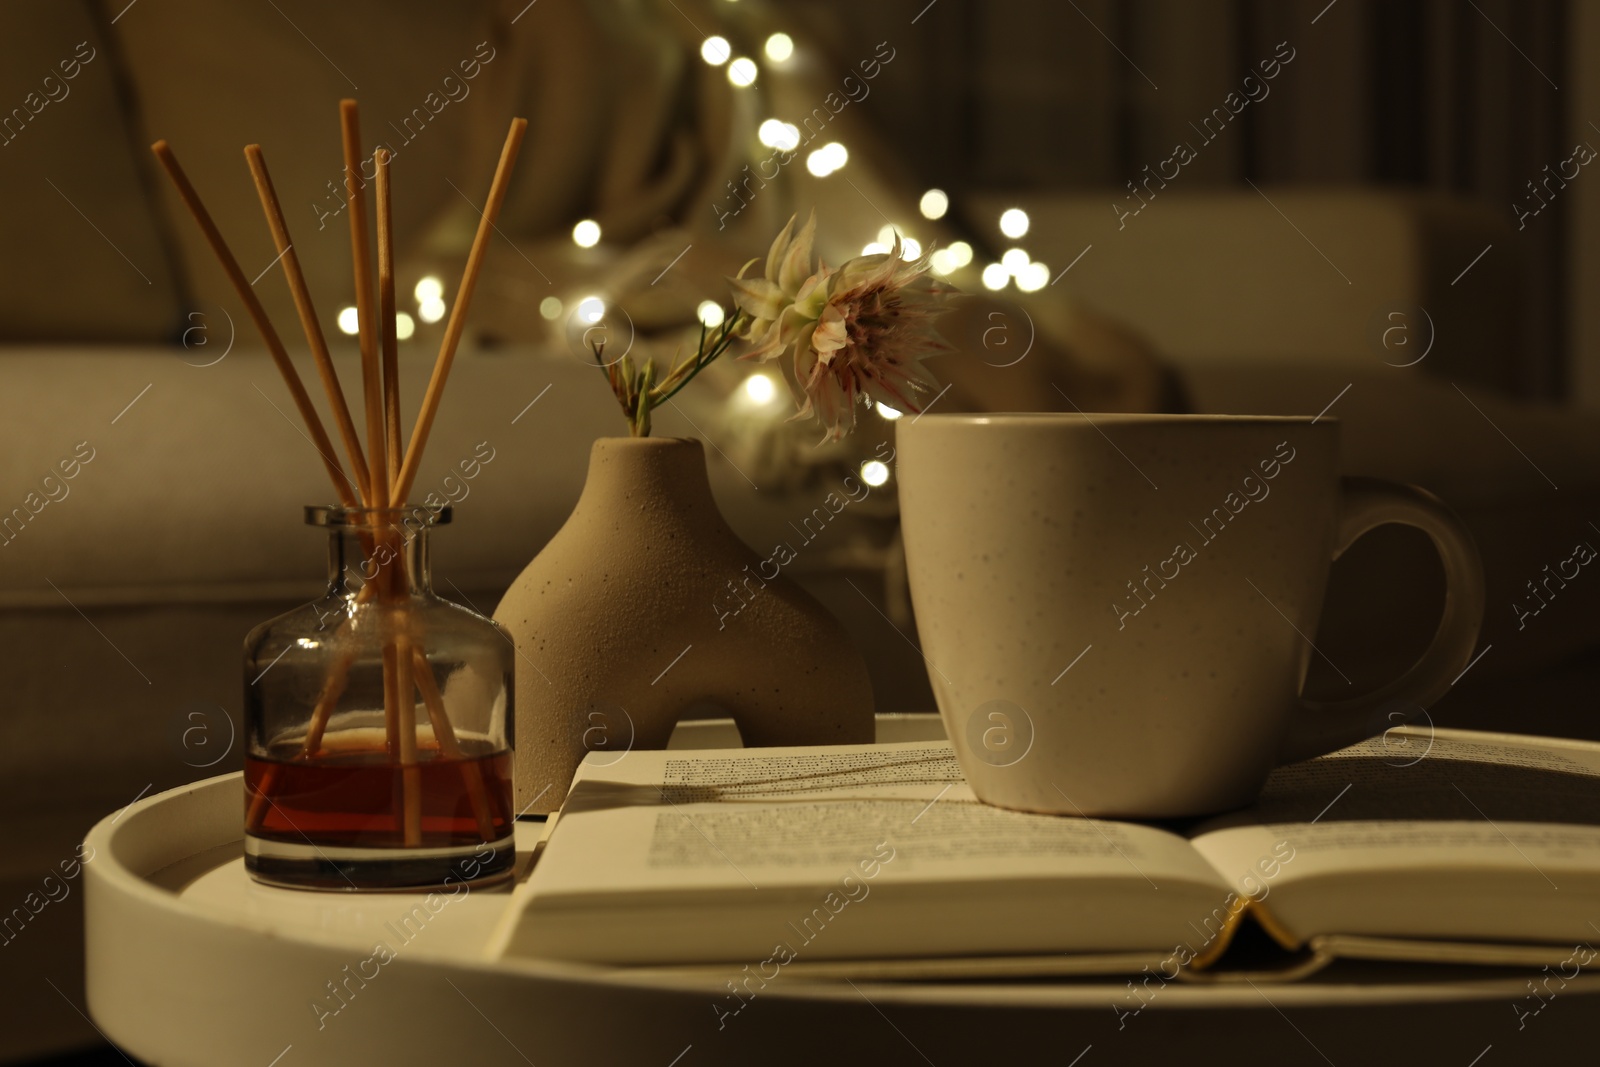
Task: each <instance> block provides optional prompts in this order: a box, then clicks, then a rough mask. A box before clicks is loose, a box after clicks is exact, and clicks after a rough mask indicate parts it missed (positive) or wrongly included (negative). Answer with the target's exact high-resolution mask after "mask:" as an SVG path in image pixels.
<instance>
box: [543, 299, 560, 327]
mask: <svg viewBox="0 0 1600 1067" xmlns="http://www.w3.org/2000/svg"><path fill="white" fill-rule="evenodd" d="M539 314H541V315H543V316H544V317H545V318H547V319H549V320H550V321H552V322H554V321H555V320H556V319H559V318H560V317H561V298H560V297H555V296H547V297H545V298H544V299H543V300H541V301H539Z"/></svg>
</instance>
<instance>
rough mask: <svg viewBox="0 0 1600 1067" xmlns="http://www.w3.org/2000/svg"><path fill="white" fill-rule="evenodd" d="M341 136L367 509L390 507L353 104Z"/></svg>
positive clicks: (347, 103)
mask: <svg viewBox="0 0 1600 1067" xmlns="http://www.w3.org/2000/svg"><path fill="white" fill-rule="evenodd" d="M339 132H340V140H341V142H342V144H343V147H344V188H345V193H346V194H347V196H348V198H349V199H348V210H349V212H350V257H351V259H352V261H353V264H354V268H355V286H356V319H357V323H358V330H357V332H358V335H359V338H360V346H361V384H362V400H363V402H364V403H365V405H366V412H367V475H368V478H369V480H370V481H371V483H372V494H371V496H370V497H369V498H368V500H367V506H368V507H373V508H386V507H388V506H389V499H390V497H389V478H388V462H387V461H386V460H385V458H384V433H383V387H382V384H381V378H380V375H379V368H378V343H377V337H376V335H375V333H374V330H375V327H376V325H377V324H376V322H375V321H374V314H373V307H372V252H371V248H370V241H371V234H370V231H369V230H368V228H367V199H366V192H365V190H366V182H364V181H363V180H362V178H361V158H362V151H361V115H360V111H359V109H358V108H357V106H356V102H355V101H354V100H341V101H339Z"/></svg>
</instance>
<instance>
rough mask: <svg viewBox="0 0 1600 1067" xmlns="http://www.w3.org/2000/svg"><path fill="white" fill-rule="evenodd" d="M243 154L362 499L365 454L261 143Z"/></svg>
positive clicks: (367, 488)
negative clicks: (268, 169)
mask: <svg viewBox="0 0 1600 1067" xmlns="http://www.w3.org/2000/svg"><path fill="white" fill-rule="evenodd" d="M244 158H245V160H246V162H248V163H249V165H250V176H251V177H252V178H254V179H255V183H256V195H257V196H258V197H260V198H261V211H262V213H263V214H265V215H266V217H267V228H268V229H269V230H271V231H272V240H273V243H274V244H275V245H277V248H278V261H279V262H280V263H282V264H283V276H284V279H285V280H286V281H287V282H288V283H289V293H290V295H292V296H293V297H294V306H295V310H296V311H297V312H299V314H300V326H301V328H302V329H303V330H304V331H305V335H306V345H307V346H308V347H309V348H310V349H311V359H312V361H313V362H314V363H316V365H317V373H318V374H319V375H321V377H322V387H323V389H324V390H325V391H326V392H327V394H328V406H329V407H330V408H331V409H332V411H333V418H334V422H335V423H337V424H338V427H339V436H340V437H341V438H342V439H343V440H344V447H345V452H346V453H347V454H348V455H349V457H350V469H351V471H352V472H353V473H354V474H355V478H356V486H357V488H358V489H360V491H361V498H362V499H363V500H367V499H370V498H371V496H372V486H371V479H370V475H369V474H368V473H367V461H366V457H365V456H363V455H362V453H361V436H360V434H358V433H357V432H356V426H355V421H354V420H353V419H351V417H350V405H349V404H347V403H346V402H345V398H344V389H343V388H342V387H341V386H340V385H339V375H338V373H337V372H336V371H335V370H334V368H333V359H332V358H331V357H330V356H329V354H328V342H327V340H326V338H325V337H324V336H323V333H322V324H321V323H320V322H319V321H318V319H317V308H316V305H315V304H314V303H312V300H311V290H310V288H309V287H307V285H306V277H305V273H304V272H303V271H302V270H301V269H300V255H299V253H298V252H296V251H295V250H294V240H293V238H291V237H290V236H289V224H288V223H287V222H286V221H285V219H284V217H283V207H282V206H281V205H280V204H279V203H278V193H277V191H276V190H275V189H274V188H273V185H272V176H271V175H270V174H269V173H268V172H267V161H266V157H265V156H263V155H262V152H261V146H260V145H256V144H252V145H246V146H245V149H244Z"/></svg>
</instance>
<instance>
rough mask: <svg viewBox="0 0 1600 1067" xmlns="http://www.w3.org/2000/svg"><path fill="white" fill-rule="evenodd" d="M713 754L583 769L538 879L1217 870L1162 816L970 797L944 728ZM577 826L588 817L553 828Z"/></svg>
mask: <svg viewBox="0 0 1600 1067" xmlns="http://www.w3.org/2000/svg"><path fill="white" fill-rule="evenodd" d="M725 753H726V754H725ZM725 753H724V752H718V753H717V754H716V755H710V754H708V755H706V756H703V757H689V758H685V757H683V756H682V755H680V754H679V753H675V752H632V753H629V754H628V756H627V758H625V759H623V760H621V761H619V762H618V763H617V764H616V765H615V766H610V767H589V766H587V765H586V766H584V767H582V768H580V770H579V774H578V780H577V782H576V783H575V784H574V787H573V791H572V793H571V794H570V796H569V797H568V800H567V803H566V805H565V806H564V807H563V810H562V815H561V822H560V825H559V826H558V829H557V831H556V832H555V833H553V834H552V838H551V841H550V844H549V845H548V846H547V848H546V852H545V855H544V857H543V858H542V859H541V861H540V868H541V870H540V871H539V872H538V873H539V877H540V880H541V881H542V882H543V883H544V888H545V890H546V891H547V892H549V893H552V894H554V893H562V892H570V893H583V892H588V891H591V890H592V889H593V888H594V886H595V885H596V884H600V883H604V884H606V885H608V887H614V886H615V884H616V881H615V879H616V876H617V874H618V873H619V872H621V871H623V870H627V871H628V874H629V878H628V883H629V884H633V885H638V886H640V887H641V888H644V887H649V888H650V889H651V890H652V891H659V890H660V889H663V888H668V887H679V888H682V889H686V890H687V889H693V888H697V887H710V886H719V885H728V884H734V885H742V884H745V883H749V884H753V885H763V884H773V885H781V884H785V883H794V884H807V883H810V882H812V881H814V880H815V877H816V876H817V875H818V874H819V873H826V872H843V871H845V870H848V869H850V868H853V867H858V866H859V865H860V864H861V863H862V862H863V861H871V860H872V858H873V857H874V856H880V857H881V856H883V855H888V854H892V855H893V856H894V859H893V860H892V861H888V862H881V866H882V867H883V868H884V870H885V871H886V872H887V876H888V877H889V878H890V879H891V880H894V881H899V880H904V879H909V878H912V877H915V878H918V879H933V880H939V879H949V878H955V879H968V878H971V877H973V876H974V875H975V874H982V875H984V876H985V877H990V876H994V877H999V876H1004V875H1010V876H1027V875H1030V874H1031V875H1047V874H1052V873H1057V874H1058V873H1060V872H1061V871H1062V870H1064V869H1067V868H1069V867H1070V869H1071V870H1072V871H1073V872H1074V873H1075V874H1079V875H1082V876H1084V877H1094V876H1105V877H1113V878H1133V879H1135V880H1138V881H1141V882H1148V884H1149V885H1150V886H1151V887H1152V888H1153V887H1155V886H1158V885H1160V884H1161V882H1162V881H1163V880H1165V881H1181V882H1190V883H1192V882H1195V881H1201V882H1210V883H1213V884H1215V883H1216V882H1217V878H1216V875H1215V873H1214V872H1212V871H1211V870H1210V869H1209V868H1208V867H1207V866H1206V864H1205V863H1204V861H1202V860H1200V859H1199V857H1198V856H1196V855H1195V853H1194V850H1193V849H1192V848H1191V847H1190V846H1189V845H1188V843H1187V842H1185V841H1184V840H1183V838H1181V837H1179V836H1177V835H1175V834H1172V833H1169V832H1167V831H1165V830H1160V829H1156V828H1154V827H1147V826H1140V825H1137V824H1130V823H1119V822H1110V821H1105V820H1098V819H1078V818H1063V817H1058V816H1050V815H1036V814H1030V813H1026V812H1014V811H1007V810H1005V809H1002V808H996V807H991V806H989V805H986V804H983V803H980V802H979V801H978V800H977V799H976V798H975V797H974V796H973V793H972V790H971V789H970V788H969V787H968V786H967V784H966V782H965V781H964V780H963V778H962V775H961V769H960V767H959V765H958V764H957V763H956V760H955V756H954V754H953V753H952V752H951V749H950V746H949V745H948V743H945V742H938V743H934V744H928V743H918V742H911V743H905V744H899V745H876V746H839V747H838V748H792V749H783V748H776V749H750V750H725ZM580 825H583V826H587V827H589V828H590V829H589V830H588V831H587V832H578V831H574V832H567V833H563V831H562V828H565V827H568V826H572V827H577V826H580ZM891 868H892V870H891ZM758 875H759V877H758Z"/></svg>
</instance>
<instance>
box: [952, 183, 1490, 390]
mask: <svg viewBox="0 0 1600 1067" xmlns="http://www.w3.org/2000/svg"><path fill="white" fill-rule="evenodd" d="M1263 194H1264V195H1263ZM1130 196H1131V194H1128V193H1126V191H1118V190H1113V189H1107V190H1104V191H1102V192H1096V193H1077V192H1074V193H1072V194H1070V195H1064V194H1029V195H1026V196H1022V197H1011V196H999V195H995V194H985V195H979V196H973V197H970V198H968V199H967V200H966V201H964V202H963V204H961V205H959V206H961V207H963V208H964V209H965V210H966V213H967V217H968V218H969V219H970V220H971V221H972V222H973V223H974V226H975V229H976V230H977V231H978V232H980V233H981V234H982V235H983V236H984V237H985V238H989V239H993V240H994V241H995V242H996V247H1001V248H1003V247H1004V245H1005V243H1006V242H1005V241H1004V239H1003V238H1000V237H999V235H998V233H997V232H996V231H995V219H996V218H998V216H999V213H1000V212H1001V211H1002V210H1003V209H1005V208H1006V207H1010V206H1012V205H1014V204H1021V205H1022V206H1023V207H1024V208H1025V209H1026V210H1027V211H1028V213H1029V215H1030V217H1031V222H1032V225H1031V227H1030V229H1029V231H1028V234H1027V236H1026V237H1024V238H1023V239H1021V240H1020V241H1018V242H1016V243H1018V244H1020V245H1022V246H1024V247H1026V248H1027V249H1028V251H1029V252H1030V253H1031V254H1032V255H1033V256H1034V258H1036V259H1041V260H1043V261H1045V262H1046V263H1048V264H1049V265H1050V267H1051V272H1052V276H1053V277H1054V276H1057V275H1059V274H1060V272H1061V271H1062V270H1063V268H1065V267H1067V265H1068V264H1070V263H1072V261H1073V260H1074V259H1075V258H1076V257H1077V256H1078V255H1079V254H1080V253H1081V254H1082V256H1083V258H1082V259H1080V260H1078V261H1077V263H1076V264H1075V265H1074V266H1073V267H1072V270H1071V271H1070V272H1068V273H1066V274H1065V275H1062V276H1060V280H1059V281H1057V282H1056V284H1055V286H1053V287H1052V289H1053V290H1056V291H1061V292H1065V293H1070V294H1072V295H1073V296H1076V297H1078V298H1079V299H1082V300H1084V301H1086V302H1087V303H1089V304H1091V305H1093V306H1095V307H1097V308H1098V309H1100V310H1101V311H1102V312H1104V313H1106V314H1108V315H1111V316H1113V317H1115V318H1118V319H1121V320H1122V321H1124V322H1126V323H1128V324H1129V325H1130V326H1131V327H1133V328H1134V329H1135V330H1138V331H1139V332H1141V333H1143V334H1144V335H1145V336H1146V337H1148V338H1149V339H1150V340H1151V341H1152V342H1153V343H1154V344H1155V347H1156V349H1157V350H1158V351H1159V352H1161V353H1162V355H1164V356H1166V357H1169V358H1172V359H1174V360H1176V361H1178V362H1180V363H1182V364H1186V365H1187V364H1206V363H1210V362H1212V361H1215V360H1219V359H1220V360H1241V359H1243V360H1254V361H1259V362H1262V363H1267V364H1271V365H1275V366H1283V365H1288V366H1295V365H1300V364H1305V363H1312V362H1319V361H1323V362H1325V361H1330V360H1332V361H1337V362H1339V363H1343V364H1348V365H1350V366H1352V367H1379V368H1380V369H1381V368H1382V364H1383V363H1385V362H1387V363H1390V364H1400V363H1404V362H1409V361H1410V360H1411V359H1414V358H1416V356H1418V355H1420V353H1421V351H1422V349H1423V347H1424V345H1423V340H1424V336H1425V334H1426V333H1427V331H1428V329H1429V328H1430V327H1428V326H1427V325H1426V323H1425V322H1424V321H1422V320H1420V319H1419V317H1418V316H1417V314H1416V313H1415V312H1414V311H1411V312H1410V317H1409V320H1408V321H1410V322H1411V330H1412V337H1413V338H1414V339H1415V340H1416V342H1417V343H1416V344H1414V345H1413V346H1412V347H1410V348H1407V349H1405V350H1404V352H1403V354H1402V352H1401V350H1400V349H1398V348H1397V347H1391V348H1389V349H1385V348H1384V347H1383V331H1384V330H1385V329H1386V328H1388V327H1389V326H1391V325H1394V324H1395V322H1396V320H1392V319H1389V318H1387V315H1388V314H1389V312H1391V311H1394V310H1396V309H1411V308H1414V307H1416V306H1419V305H1420V306H1421V307H1422V308H1425V309H1426V311H1427V313H1428V315H1429V316H1431V319H1432V326H1431V329H1432V330H1433V331H1435V332H1436V334H1437V337H1436V340H1435V343H1434V345H1433V349H1432V351H1431V352H1430V354H1429V355H1428V357H1427V358H1426V359H1425V360H1423V361H1422V362H1420V363H1418V364H1417V366H1416V368H1415V369H1416V370H1417V371H1418V372H1423V371H1426V372H1431V373H1433V374H1436V375H1440V376H1448V377H1453V378H1455V379H1457V380H1460V381H1463V382H1476V383H1479V384H1483V385H1507V384H1509V383H1511V382H1512V381H1513V380H1514V378H1513V376H1512V364H1513V362H1514V356H1515V340H1516V332H1515V330H1516V320H1517V315H1518V313H1519V305H1518V297H1517V293H1518V291H1519V290H1518V280H1519V274H1518V264H1517V260H1516V258H1515V256H1513V255H1512V252H1513V249H1512V248H1511V247H1510V245H1511V241H1510V235H1509V229H1508V227H1507V226H1506V224H1505V222H1504V221H1503V219H1502V218H1501V217H1500V216H1499V215H1498V214H1496V213H1495V212H1493V211H1491V210H1490V209H1489V208H1488V207H1485V206H1483V205H1480V204H1475V203H1472V202H1469V201H1463V200H1458V199H1454V198H1451V197H1447V196H1443V195H1439V194H1413V193H1399V192H1388V191H1368V190H1351V189H1323V190H1317V189H1302V188H1279V187H1275V186H1264V187H1263V188H1262V190H1261V192H1259V193H1258V192H1256V191H1253V190H1250V189H1248V188H1247V189H1244V190H1241V191H1238V192H1233V191H1227V192H1189V191H1185V190H1183V189H1182V188H1181V187H1180V186H1179V184H1178V183H1177V182H1174V183H1172V187H1171V188H1169V189H1167V190H1162V191H1158V192H1157V194H1156V195H1155V197H1154V199H1152V200H1151V201H1150V202H1149V203H1148V204H1147V205H1146V206H1145V208H1144V209H1143V211H1142V212H1141V213H1140V214H1138V215H1136V216H1132V217H1128V218H1125V219H1123V218H1119V216H1118V214H1117V213H1116V212H1115V211H1114V210H1113V207H1114V205H1122V206H1123V207H1124V209H1126V208H1127V207H1128V206H1130V205H1131V204H1133V203H1136V202H1132V201H1130V200H1129V199H1127V198H1128V197H1130ZM1268 198H1270V202H1269V199H1268ZM1490 244H1494V245H1495V248H1494V249H1493V250H1491V251H1490V252H1489V253H1488V254H1487V255H1485V256H1484V257H1483V258H1482V259H1481V260H1479V261H1478V262H1477V264H1476V265H1475V266H1473V267H1472V269H1471V271H1469V272H1468V273H1467V274H1466V276H1465V277H1463V278H1461V280H1460V282H1459V283H1456V284H1451V283H1452V281H1453V280H1454V279H1456V278H1457V277H1458V276H1459V275H1460V273H1461V272H1462V271H1463V270H1464V269H1465V268H1466V267H1467V266H1468V265H1469V264H1471V263H1472V260H1473V259H1474V257H1476V256H1477V255H1478V254H1479V253H1480V252H1482V251H1483V250H1484V248H1485V246H1487V245H1490ZM1086 248H1087V249H1089V250H1088V251H1087V252H1085V251H1084V250H1085V249H1086ZM1011 292H1012V293H1013V294H1014V293H1015V290H1011ZM1399 340H1400V335H1398V334H1392V335H1391V336H1390V341H1391V344H1394V343H1395V342H1398V341H1399Z"/></svg>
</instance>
